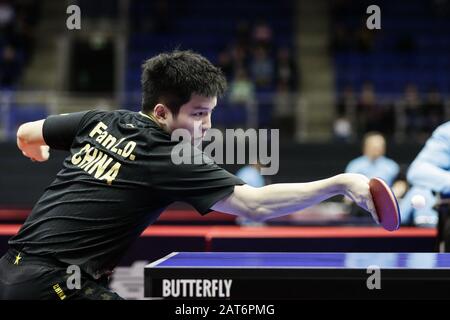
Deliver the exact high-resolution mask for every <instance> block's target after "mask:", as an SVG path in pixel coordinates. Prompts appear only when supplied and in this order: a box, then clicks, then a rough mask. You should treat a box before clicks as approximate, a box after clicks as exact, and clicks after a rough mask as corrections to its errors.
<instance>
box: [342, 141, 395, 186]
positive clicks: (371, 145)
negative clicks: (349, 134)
mask: <svg viewBox="0 0 450 320" xmlns="http://www.w3.org/2000/svg"><path fill="white" fill-rule="evenodd" d="M385 154H386V140H385V139H384V137H383V135H382V134H381V133H379V132H369V133H367V134H366V135H365V136H364V139H363V155H362V156H360V157H358V158H356V159H353V160H352V161H350V162H349V164H348V165H347V168H346V169H345V172H348V173H359V174H363V175H365V176H366V177H367V178H369V179H371V178H375V177H379V178H382V179H383V180H384V181H386V183H387V184H388V185H390V186H392V185H393V183H394V180H395V178H396V177H397V176H398V174H399V172H400V166H399V165H398V164H397V163H396V162H395V161H394V160H392V159H389V158H387V157H385Z"/></svg>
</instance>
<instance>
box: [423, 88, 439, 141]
mask: <svg viewBox="0 0 450 320" xmlns="http://www.w3.org/2000/svg"><path fill="white" fill-rule="evenodd" d="M423 110H424V117H425V119H424V120H425V121H424V122H425V123H424V130H425V132H426V133H427V134H431V132H433V131H434V129H436V128H437V127H438V126H439V125H440V124H441V123H443V122H444V101H443V99H442V96H441V94H440V93H439V91H438V90H437V88H432V89H431V90H430V91H429V92H428V94H427V97H426V100H425V103H424V104H423Z"/></svg>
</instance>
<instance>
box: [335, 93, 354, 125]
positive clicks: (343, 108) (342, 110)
mask: <svg viewBox="0 0 450 320" xmlns="http://www.w3.org/2000/svg"><path fill="white" fill-rule="evenodd" d="M357 103H358V101H357V98H356V95H355V91H354V89H353V87H352V86H351V85H347V86H345V88H344V90H342V93H341V94H340V95H339V98H338V101H337V103H336V115H337V117H348V118H353V117H354V113H355V110H356V106H357Z"/></svg>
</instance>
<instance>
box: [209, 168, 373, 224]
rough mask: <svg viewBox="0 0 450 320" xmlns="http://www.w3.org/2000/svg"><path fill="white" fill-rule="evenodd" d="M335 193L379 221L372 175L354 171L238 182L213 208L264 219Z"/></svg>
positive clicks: (313, 202) (315, 202)
mask: <svg viewBox="0 0 450 320" xmlns="http://www.w3.org/2000/svg"><path fill="white" fill-rule="evenodd" d="M336 195H345V196H347V197H349V198H350V199H352V200H353V201H354V202H356V204H357V205H359V206H360V207H362V208H363V209H365V210H367V211H369V212H370V213H371V214H372V217H373V218H374V220H375V221H377V222H378V219H377V216H376V213H375V207H374V204H373V200H372V196H371V194H370V190H369V179H368V178H367V177H365V176H363V175H360V174H351V173H346V174H340V175H337V176H334V177H331V178H328V179H323V180H318V181H314V182H308V183H280V184H271V185H267V186H265V187H261V188H253V187H251V186H249V185H243V186H235V187H234V192H233V193H232V194H231V195H230V196H228V197H227V198H225V199H223V200H221V201H219V202H217V203H216V204H215V205H214V206H213V207H212V209H213V210H216V211H220V212H224V213H230V214H234V215H238V216H244V217H247V218H251V219H253V220H257V221H262V220H266V219H270V218H275V217H279V216H283V215H287V214H290V213H293V212H295V211H298V210H302V209H304V208H307V207H309V206H312V205H315V204H317V203H320V202H322V201H324V200H326V199H328V198H331V197H333V196H336Z"/></svg>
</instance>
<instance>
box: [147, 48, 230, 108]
mask: <svg viewBox="0 0 450 320" xmlns="http://www.w3.org/2000/svg"><path fill="white" fill-rule="evenodd" d="M141 84H142V111H143V112H145V113H149V112H150V111H151V110H153V108H154V107H155V106H156V105H157V104H158V103H162V104H164V105H166V106H167V107H168V108H169V109H170V110H171V112H172V113H173V114H174V115H176V114H178V111H179V109H180V107H181V106H182V105H183V104H185V103H187V102H188V101H189V100H190V99H191V95H192V94H198V95H201V96H205V97H220V96H222V95H223V93H224V92H225V90H226V87H227V82H226V79H225V76H224V75H223V73H222V71H221V70H220V69H219V68H216V67H215V66H213V65H212V64H211V62H209V61H208V60H207V59H206V58H205V57H203V56H201V55H200V54H198V53H195V52H192V51H178V50H175V51H172V52H168V53H161V54H159V55H157V56H155V57H153V58H151V59H148V60H147V61H145V63H144V64H143V65H142V77H141Z"/></svg>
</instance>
